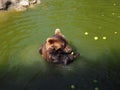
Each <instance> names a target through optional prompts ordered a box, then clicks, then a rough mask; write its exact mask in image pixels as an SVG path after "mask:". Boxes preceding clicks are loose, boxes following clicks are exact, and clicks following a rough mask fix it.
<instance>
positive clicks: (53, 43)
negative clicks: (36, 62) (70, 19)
mask: <svg viewBox="0 0 120 90" xmlns="http://www.w3.org/2000/svg"><path fill="white" fill-rule="evenodd" d="M39 53H40V54H41V55H42V56H43V58H44V59H45V60H47V61H48V62H51V63H58V64H60V63H61V64H68V63H70V62H72V61H73V60H74V59H75V58H76V57H77V56H78V55H79V53H77V52H76V53H74V52H73V51H72V48H71V47H70V45H69V43H68V42H67V40H66V38H65V36H64V35H63V34H62V33H61V31H60V29H56V30H55V34H54V35H53V36H51V37H49V38H47V40H46V42H45V43H44V44H43V45H42V46H41V47H40V49H39Z"/></svg>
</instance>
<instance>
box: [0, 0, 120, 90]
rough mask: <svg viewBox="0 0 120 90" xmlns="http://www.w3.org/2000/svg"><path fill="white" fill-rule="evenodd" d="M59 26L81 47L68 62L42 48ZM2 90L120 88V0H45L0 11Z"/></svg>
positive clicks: (75, 47) (92, 89) (0, 73)
mask: <svg viewBox="0 0 120 90" xmlns="http://www.w3.org/2000/svg"><path fill="white" fill-rule="evenodd" d="M56 28H60V29H61V31H62V33H63V34H64V35H65V36H66V38H67V39H68V41H69V42H70V44H71V45H72V47H73V48H74V50H76V51H78V52H80V57H79V58H78V59H77V60H75V61H74V62H73V63H72V64H70V65H68V66H62V65H53V64H49V63H47V62H45V61H44V60H43V59H42V57H41V56H40V55H39V53H38V49H39V47H40V45H41V44H42V43H43V42H44V41H45V40H46V38H47V37H49V36H51V35H53V34H54V30H55V29H56ZM0 90H120V0H43V1H42V3H41V4H40V5H38V6H37V7H36V8H34V9H28V10H27V11H26V12H13V11H9V12H0Z"/></svg>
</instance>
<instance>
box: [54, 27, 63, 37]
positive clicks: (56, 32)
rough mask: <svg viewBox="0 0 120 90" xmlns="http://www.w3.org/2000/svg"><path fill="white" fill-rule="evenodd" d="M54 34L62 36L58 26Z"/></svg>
mask: <svg viewBox="0 0 120 90" xmlns="http://www.w3.org/2000/svg"><path fill="white" fill-rule="evenodd" d="M55 35H60V36H62V37H64V35H63V34H62V33H61V31H60V29H59V28H57V29H56V30H55Z"/></svg>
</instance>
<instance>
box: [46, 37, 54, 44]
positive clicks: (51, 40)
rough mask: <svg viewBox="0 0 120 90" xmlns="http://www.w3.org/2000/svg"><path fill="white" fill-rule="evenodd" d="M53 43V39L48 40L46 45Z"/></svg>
mask: <svg viewBox="0 0 120 90" xmlns="http://www.w3.org/2000/svg"><path fill="white" fill-rule="evenodd" d="M54 42H55V40H54V38H48V39H47V43H49V44H53V43H54Z"/></svg>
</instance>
